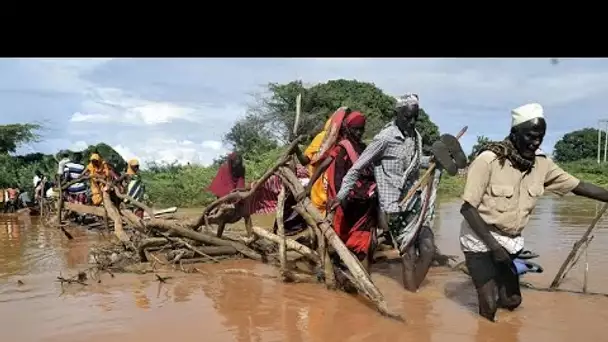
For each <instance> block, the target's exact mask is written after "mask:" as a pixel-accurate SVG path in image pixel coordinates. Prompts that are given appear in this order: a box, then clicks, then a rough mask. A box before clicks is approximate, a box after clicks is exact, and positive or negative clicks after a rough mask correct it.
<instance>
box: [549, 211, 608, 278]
mask: <svg viewBox="0 0 608 342" xmlns="http://www.w3.org/2000/svg"><path fill="white" fill-rule="evenodd" d="M606 210H608V203H606V204H604V206H603V207H602V209H601V210H600V212H599V213H597V215H595V218H594V219H593V221H591V224H590V225H589V228H587V231H586V232H585V234H583V236H582V237H581V238H580V239H579V240H578V241H577V242H575V243H574V246H572V250H571V251H570V253H569V254H568V257H566V260H564V262H563V263H562V266H561V267H560V268H559V271H557V274H556V275H555V277H554V278H553V281H552V282H551V285H550V286H549V288H551V289H554V288H557V287H558V286H559V284H560V283H561V282H562V280H563V279H564V278H565V277H566V274H568V271H569V269H568V271H567V270H566V269H567V268H568V266H569V265H570V263H572V261H573V260H574V258H575V257H576V255H577V254H578V252H579V250H580V249H581V247H583V246H585V245H587V246H588V243H587V242H588V240H589V239H590V236H591V234H592V233H593V231H594V230H595V227H596V226H597V223H598V222H600V219H601V218H602V216H604V213H605V212H606ZM577 259H578V258H577Z"/></svg>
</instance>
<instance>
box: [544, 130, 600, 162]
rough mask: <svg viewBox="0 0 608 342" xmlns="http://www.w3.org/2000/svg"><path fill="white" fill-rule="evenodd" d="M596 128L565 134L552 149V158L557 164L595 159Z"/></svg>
mask: <svg viewBox="0 0 608 342" xmlns="http://www.w3.org/2000/svg"><path fill="white" fill-rule="evenodd" d="M597 136H598V130H597V129H596V128H583V129H579V130H576V131H572V132H570V133H567V134H565V135H564V136H563V137H562V138H561V139H560V140H558V141H557V143H556V144H555V147H554V148H553V158H554V159H555V160H556V161H558V162H570V161H575V160H581V159H588V158H596V157H597Z"/></svg>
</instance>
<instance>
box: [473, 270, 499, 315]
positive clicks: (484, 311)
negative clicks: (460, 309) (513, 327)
mask: <svg viewBox="0 0 608 342" xmlns="http://www.w3.org/2000/svg"><path fill="white" fill-rule="evenodd" d="M476 290H477V302H478V307H479V315H480V316H481V317H484V318H486V319H487V320H489V321H491V322H496V311H497V310H498V303H497V301H496V299H497V297H498V287H497V285H496V281H495V280H494V279H492V280H490V281H488V282H487V283H485V284H484V285H483V286H481V287H479V288H477V289H476Z"/></svg>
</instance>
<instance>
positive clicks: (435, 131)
mask: <svg viewBox="0 0 608 342" xmlns="http://www.w3.org/2000/svg"><path fill="white" fill-rule="evenodd" d="M298 94H302V104H301V105H302V108H301V111H302V113H301V115H300V122H299V128H298V132H297V133H298V134H306V135H312V134H314V133H315V132H318V131H319V130H320V129H321V128H322V126H323V124H325V122H326V120H327V119H328V118H329V116H330V115H331V114H332V113H333V112H334V111H335V110H336V109H338V108H339V107H341V106H348V107H350V108H351V109H353V110H359V111H361V112H362V113H363V114H364V115H365V116H366V117H367V123H366V129H365V136H364V138H365V139H370V138H372V137H373V136H374V135H375V134H376V133H378V131H380V129H381V128H382V127H383V126H384V125H385V124H386V123H387V122H389V121H390V120H391V119H393V118H392V108H393V106H394V104H395V98H394V97H392V96H389V95H387V94H385V93H384V92H382V90H380V89H379V88H378V87H376V86H375V85H374V84H372V83H366V82H359V81H355V80H343V79H341V80H332V81H328V82H327V83H320V84H317V85H314V86H312V87H305V86H304V85H303V84H302V82H301V81H293V82H290V83H287V84H277V83H270V84H269V85H268V92H267V93H265V94H258V95H257V96H256V103H255V104H254V105H252V106H251V107H250V109H249V113H248V114H247V116H245V118H243V119H241V120H240V121H239V122H237V124H235V125H234V126H233V127H232V129H231V130H230V131H229V132H228V133H227V134H226V136H225V139H224V141H225V142H227V143H228V144H230V145H232V146H233V147H234V148H235V149H236V150H238V151H240V152H242V153H243V155H244V156H245V157H247V158H249V157H253V158H254V157H255V156H256V155H258V154H259V151H267V150H268V149H270V148H272V147H275V146H277V144H278V145H283V144H285V143H287V142H288V141H289V140H290V139H291V137H292V130H293V125H294V121H295V113H296V97H297V96H298ZM418 130H419V131H420V134H421V135H422V136H423V145H424V148H425V149H428V148H429V147H430V145H431V144H432V143H433V142H434V141H435V140H437V139H438V138H439V128H438V127H437V125H435V123H433V122H432V121H431V120H430V118H429V116H428V114H427V113H426V112H424V109H423V110H422V113H421V116H420V120H419V123H418Z"/></svg>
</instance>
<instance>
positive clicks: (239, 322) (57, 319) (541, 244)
mask: <svg viewBox="0 0 608 342" xmlns="http://www.w3.org/2000/svg"><path fill="white" fill-rule="evenodd" d="M459 205H460V203H459V202H451V203H444V204H442V205H441V210H439V213H438V217H437V219H436V222H435V231H436V237H437V242H438V245H439V247H440V248H441V250H442V252H444V253H446V254H454V255H458V256H459V257H460V259H462V254H461V253H460V250H459V246H458V230H459V222H460V219H461V217H460V214H459V213H458V209H459ZM596 210H599V205H596V204H595V203H594V202H592V201H588V200H581V199H578V198H575V197H567V198H564V199H554V198H551V197H546V198H543V199H542V200H541V201H540V203H539V206H538V208H537V210H536V213H535V216H534V218H533V219H532V220H531V222H530V225H529V227H528V228H527V230H526V231H525V237H526V245H527V248H529V249H532V250H534V251H536V252H538V253H540V254H541V257H540V258H539V259H538V260H539V262H540V263H541V264H542V265H543V266H544V268H545V273H543V274H532V275H526V276H525V279H526V280H527V281H529V282H531V283H532V284H534V285H537V286H548V284H549V283H550V282H551V279H552V277H553V276H554V275H555V273H556V272H557V268H558V267H559V265H560V264H561V262H562V261H563V260H564V258H565V257H566V255H567V253H568V252H569V250H570V248H571V247H572V244H573V243H574V242H575V241H576V240H577V239H578V238H579V237H580V236H581V235H582V234H583V232H584V231H585V229H586V228H587V226H588V225H589V224H590V221H591V219H592V217H593V216H594V215H595V213H596ZM256 220H257V222H256V224H257V225H263V224H269V222H270V219H269V218H268V217H266V218H265V217H258V218H256ZM606 226H607V223H606V222H605V221H602V222H600V229H599V230H598V232H597V234H596V236H595V239H594V240H593V242H592V244H591V247H590V248H589V252H588V259H589V268H590V271H589V286H588V287H589V291H593V292H603V293H608V256H607V253H606V248H605V247H604V246H606V245H608V229H606ZM71 232H72V234H73V235H74V236H75V239H74V240H72V241H68V240H67V239H66V238H65V237H64V236H63V234H62V233H61V231H59V230H57V229H47V228H44V227H41V226H39V225H38V224H37V221H36V219H35V218H32V219H30V218H29V217H20V218H16V217H2V216H0V317H1V320H0V341H7V342H8V341H11V342H12V341H15V342H26V341H62V342H68V341H87V342H94V341H121V342H122V341H124V342H129V341H146V342H152V341H180V342H186V341H205V342H207V341H208V342H212V341H220V342H221V341H239V342H241V341H242V342H245V341H282V342H300V341H319V342H333V341H416V342H431V341H433V342H440V341H441V342H443V341H452V342H458V341H476V342H481V341H483V342H486V341H501V342H506V341H541V340H547V341H551V342H557V341H565V342H566V341H568V342H571V341H608V334H607V333H605V332H603V330H601V329H600V328H601V327H602V325H603V323H605V322H606V321H608V298H606V297H601V296H580V295H575V294H570V293H545V292H537V291H531V290H524V303H523V305H522V307H521V308H520V309H518V310H517V311H515V312H507V311H499V323H496V324H492V323H489V322H486V321H484V320H482V319H479V318H478V317H477V315H476V310H477V309H476V296H475V292H474V290H473V287H472V284H471V283H470V281H469V280H468V278H467V276H465V275H464V274H461V273H459V272H455V271H449V270H447V269H445V268H434V269H432V270H431V272H430V274H429V276H428V279H427V282H426V283H425V284H424V285H423V288H422V289H421V290H420V292H419V293H417V294H410V293H406V292H405V291H404V290H403V289H402V287H401V284H400V281H399V279H400V278H399V276H398V275H399V269H400V266H399V265H398V264H378V265H375V268H374V269H373V278H374V280H375V282H376V283H377V285H378V287H379V288H380V289H381V290H382V291H383V292H384V294H385V296H386V297H387V300H388V301H389V303H390V306H391V308H392V309H394V310H395V311H397V312H400V313H402V314H403V315H404V316H405V317H406V319H407V320H408V322H407V323H406V324H403V323H399V322H395V321H392V320H389V319H386V318H383V317H381V316H379V315H378V314H377V313H376V312H375V311H374V310H373V309H371V308H369V307H368V306H366V305H365V303H364V302H363V301H361V300H359V299H357V298H356V297H353V296H351V295H348V294H345V293H341V292H331V291H327V290H325V289H324V288H323V286H322V285H314V284H297V285H292V284H283V283H281V282H280V281H277V280H275V279H266V278H263V277H256V276H251V275H236V274H225V273H224V274H222V270H225V269H227V268H239V269H248V270H252V271H255V272H256V273H262V274H263V273H267V274H275V270H274V269H273V268H272V267H269V266H265V265H261V264H256V263H254V262H248V261H230V262H224V263H221V264H219V265H217V264H216V265H202V266H200V267H199V269H201V270H202V271H204V272H205V274H204V275H202V274H198V275H197V274H183V273H181V272H176V273H175V274H169V273H166V274H165V273H163V275H171V276H173V278H172V279H171V280H168V283H167V284H163V285H159V283H158V282H157V281H155V280H154V276H153V275H152V274H147V275H141V276H140V275H123V274H121V275H117V276H116V277H115V278H111V277H110V276H109V275H107V274H104V275H103V276H102V282H101V284H96V283H93V284H91V285H89V286H86V287H83V286H80V285H71V286H69V287H65V288H64V290H62V287H61V285H60V284H59V283H57V282H55V279H56V277H57V276H58V275H59V274H60V272H63V274H64V275H66V274H69V275H73V274H75V272H76V271H77V270H78V269H82V268H84V267H86V263H87V259H88V256H87V253H88V248H89V246H90V245H91V244H92V243H93V242H94V241H96V240H98V239H99V238H100V237H99V234H98V233H94V232H86V231H82V232H78V231H74V230H72V231H71ZM583 268H584V264H581V266H577V267H576V268H575V269H573V270H572V271H571V273H570V274H569V276H568V278H567V280H566V282H565V283H564V284H563V285H562V287H564V288H569V289H573V290H580V289H581V287H582V280H583Z"/></svg>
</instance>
